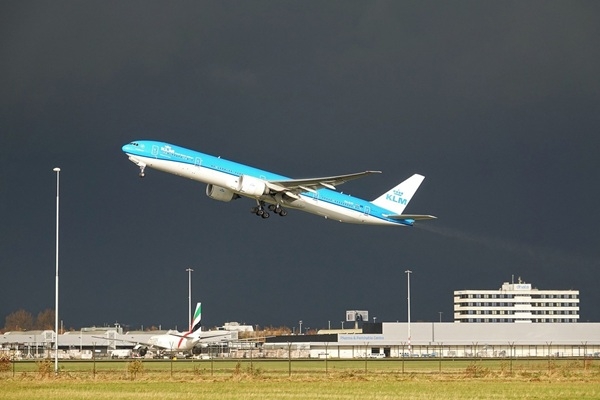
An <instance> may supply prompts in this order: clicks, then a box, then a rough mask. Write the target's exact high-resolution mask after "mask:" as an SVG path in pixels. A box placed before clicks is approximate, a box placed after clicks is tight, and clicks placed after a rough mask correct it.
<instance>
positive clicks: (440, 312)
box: [438, 311, 444, 322]
mask: <svg viewBox="0 0 600 400" xmlns="http://www.w3.org/2000/svg"><path fill="white" fill-rule="evenodd" d="M443 313H444V312H443V311H438V314H440V322H442V314H443Z"/></svg>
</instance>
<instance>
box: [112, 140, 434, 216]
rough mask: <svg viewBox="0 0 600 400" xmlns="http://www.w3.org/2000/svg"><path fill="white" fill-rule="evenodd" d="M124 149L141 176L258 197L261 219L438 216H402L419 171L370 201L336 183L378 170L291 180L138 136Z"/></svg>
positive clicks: (215, 193) (215, 194) (227, 195)
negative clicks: (152, 174)
mask: <svg viewBox="0 0 600 400" xmlns="http://www.w3.org/2000/svg"><path fill="white" fill-rule="evenodd" d="M123 152H124V153H125V154H126V155H127V157H129V160H130V161H131V162H133V163H134V164H136V165H137V166H138V167H139V168H140V177H144V174H145V170H146V167H150V168H153V169H157V170H159V171H164V172H168V173H171V174H174V175H179V176H183V177H185V178H189V179H193V180H196V181H199V182H204V183H206V184H207V186H206V195H207V196H208V197H210V198H211V199H214V200H219V201H224V202H229V201H232V200H235V199H238V198H240V197H242V196H243V197H248V198H251V199H254V200H255V201H256V206H255V207H253V208H252V213H253V214H256V215H258V216H259V217H262V218H269V216H270V213H269V211H271V212H273V213H275V214H277V215H280V216H282V217H283V216H286V215H287V210H286V208H289V209H296V210H301V211H306V212H309V213H311V214H316V215H320V216H322V217H325V218H327V219H332V220H335V221H340V222H346V223H352V224H368V225H400V226H412V225H413V224H414V223H415V221H419V220H428V219H435V218H436V217H434V216H432V215H418V214H403V212H404V209H405V208H406V206H407V205H408V202H409V201H410V199H411V198H412V196H413V195H414V194H415V192H416V191H417V189H418V188H419V185H420V184H421V182H423V179H425V177H424V176H422V175H418V174H415V175H413V176H411V177H410V178H408V179H407V180H405V181H404V182H402V183H400V184H399V185H398V186H396V187H394V188H392V189H390V190H389V191H387V192H385V193H384V194H382V195H381V196H379V197H378V198H376V199H375V200H373V201H367V200H363V199H359V198H356V197H352V196H350V195H347V194H344V193H340V192H337V191H336V186H338V185H341V184H342V183H345V182H348V181H350V180H353V179H356V178H360V177H363V176H367V175H370V174H375V173H380V171H364V172H358V173H355V174H348V175H338V176H328V177H323V178H308V179H290V178H288V177H285V176H281V175H277V174H275V173H272V172H268V171H263V170H260V169H257V168H254V167H250V166H248V165H244V164H239V163H236V162H233V161H228V160H225V159H223V158H221V157H215V156H211V155H208V154H204V153H200V152H197V151H193V150H189V149H185V148H183V147H179V146H175V145H172V144H169V143H164V142H156V141H151V140H137V141H134V142H131V143H129V144H126V145H125V146H123ZM267 204H268V205H267Z"/></svg>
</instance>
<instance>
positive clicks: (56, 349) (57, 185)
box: [53, 167, 60, 374]
mask: <svg viewBox="0 0 600 400" xmlns="http://www.w3.org/2000/svg"><path fill="white" fill-rule="evenodd" d="M53 171H54V172H56V279H55V288H54V289H55V295H54V331H55V332H56V333H55V334H56V340H55V341H54V373H55V374H58V221H59V220H58V198H59V196H58V193H59V187H60V185H59V183H60V168H58V167H56V168H54V169H53Z"/></svg>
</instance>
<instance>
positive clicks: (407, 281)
mask: <svg viewBox="0 0 600 400" xmlns="http://www.w3.org/2000/svg"><path fill="white" fill-rule="evenodd" d="M404 273H405V274H406V284H407V295H408V296H407V307H408V351H409V352H410V351H411V350H410V348H411V347H410V274H412V271H411V270H409V269H407V270H406V271H404Z"/></svg>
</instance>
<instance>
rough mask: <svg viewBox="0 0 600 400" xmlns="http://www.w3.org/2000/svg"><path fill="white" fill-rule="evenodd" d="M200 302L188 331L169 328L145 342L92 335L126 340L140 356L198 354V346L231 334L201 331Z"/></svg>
mask: <svg viewBox="0 0 600 400" xmlns="http://www.w3.org/2000/svg"><path fill="white" fill-rule="evenodd" d="M201 319H202V304H201V303H198V304H196V310H195V311H194V315H193V319H192V321H193V322H192V326H190V330H189V331H188V332H179V331H177V330H169V331H168V332H166V333H163V334H160V335H153V336H151V337H150V338H149V339H148V341H147V342H140V341H136V340H129V339H124V338H115V339H110V338H108V337H104V336H94V337H97V338H98V339H105V340H109V341H110V340H114V341H117V342H127V343H133V344H135V346H134V348H133V350H134V352H135V353H136V354H137V355H139V356H140V357H144V356H145V355H146V354H147V352H148V350H152V351H154V352H155V353H156V355H158V356H163V355H173V354H175V353H178V352H182V353H190V354H194V355H196V354H200V348H201V347H205V346H207V345H208V344H210V343H219V342H223V341H227V339H228V337H230V336H231V333H230V332H226V331H202V329H201V325H200V324H201Z"/></svg>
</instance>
